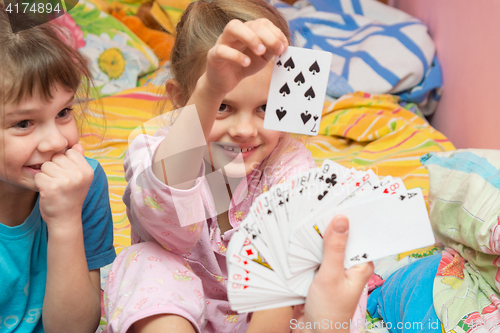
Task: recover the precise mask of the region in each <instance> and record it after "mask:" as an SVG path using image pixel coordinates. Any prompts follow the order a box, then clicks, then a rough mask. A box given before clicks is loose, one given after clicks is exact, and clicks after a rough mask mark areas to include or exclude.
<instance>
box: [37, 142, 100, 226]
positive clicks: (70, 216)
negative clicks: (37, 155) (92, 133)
mask: <svg viewBox="0 0 500 333" xmlns="http://www.w3.org/2000/svg"><path fill="white" fill-rule="evenodd" d="M93 178H94V170H93V169H92V167H91V166H90V165H89V164H88V162H87V161H86V160H85V158H84V156H83V147H82V146H81V145H80V144H76V145H74V146H73V147H72V148H71V149H68V150H67V151H66V153H65V154H64V155H63V154H56V155H54V156H53V157H52V161H50V162H45V163H43V164H42V167H41V172H39V173H38V174H36V175H35V185H36V186H37V188H38V190H39V192H40V212H41V214H42V218H43V219H44V221H45V222H46V223H47V226H48V227H49V228H50V229H53V228H54V227H67V226H68V223H71V221H75V219H76V220H77V221H80V219H81V214H82V206H83V202H84V201H85V197H86V196H87V192H88V190H89V188H90V184H91V183H92V180H93Z"/></svg>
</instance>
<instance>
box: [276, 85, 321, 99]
mask: <svg viewBox="0 0 500 333" xmlns="http://www.w3.org/2000/svg"><path fill="white" fill-rule="evenodd" d="M287 88H288V86H287ZM281 89H283V88H281ZM280 92H281V90H280ZM304 97H305V98H307V100H308V101H310V100H311V98H314V97H316V94H315V93H314V90H313V87H311V88H309V89H307V91H306V93H305V94H304Z"/></svg>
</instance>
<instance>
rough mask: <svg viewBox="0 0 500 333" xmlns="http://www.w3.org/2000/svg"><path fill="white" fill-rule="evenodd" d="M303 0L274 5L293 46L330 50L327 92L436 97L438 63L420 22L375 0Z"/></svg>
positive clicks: (422, 99)
mask: <svg viewBox="0 0 500 333" xmlns="http://www.w3.org/2000/svg"><path fill="white" fill-rule="evenodd" d="M301 3H302V4H303V2H301ZM309 3H310V4H309V5H306V6H303V7H302V8H298V7H294V6H290V5H288V4H285V3H278V4H277V7H278V9H279V10H280V11H282V12H283V14H284V15H285V17H287V19H288V23H289V26H290V29H291V30H292V34H293V36H294V39H295V45H297V46H301V47H305V48H310V49H321V50H325V51H330V52H332V53H333V55H334V57H333V62H332V68H331V75H330V80H329V83H328V89H327V93H328V95H330V96H332V97H340V96H342V95H344V94H346V93H350V92H353V91H357V90H361V91H365V92H368V93H373V94H383V93H390V94H400V96H401V98H402V100H404V101H407V102H415V103H423V102H425V101H426V99H427V98H428V97H429V95H431V97H432V98H434V99H439V96H440V93H439V88H440V87H441V86H442V73H441V66H440V65H439V61H438V60H437V58H436V56H435V46H434V42H433V41H432V39H431V37H430V36H429V34H428V32H427V27H426V26H425V25H424V24H423V23H422V22H421V21H420V20H418V19H416V18H413V17H411V16H409V15H408V14H406V13H404V12H402V11H400V10H397V9H395V8H392V7H390V6H386V5H384V4H382V3H380V2H378V1H375V0H309ZM432 111H433V110H431V111H428V112H426V113H427V114H430V113H432Z"/></svg>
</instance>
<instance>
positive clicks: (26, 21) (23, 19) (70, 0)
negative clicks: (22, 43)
mask: <svg viewBox="0 0 500 333" xmlns="http://www.w3.org/2000/svg"><path fill="white" fill-rule="evenodd" d="M77 4H78V0H4V5H5V11H6V13H7V16H8V17H9V21H10V25H11V27H12V31H13V32H14V33H18V32H19V31H22V30H26V29H30V28H34V27H36V26H38V25H41V24H44V23H47V22H49V21H51V20H54V19H56V18H58V17H59V16H62V15H64V14H65V13H67V12H69V11H70V10H71V9H73V8H74V7H75V6H76V5H77Z"/></svg>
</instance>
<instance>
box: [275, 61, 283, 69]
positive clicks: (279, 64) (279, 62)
mask: <svg viewBox="0 0 500 333" xmlns="http://www.w3.org/2000/svg"><path fill="white" fill-rule="evenodd" d="M282 65H283V64H282V63H281V59H280V60H278V62H277V63H276V66H278V67H281V66H282Z"/></svg>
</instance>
